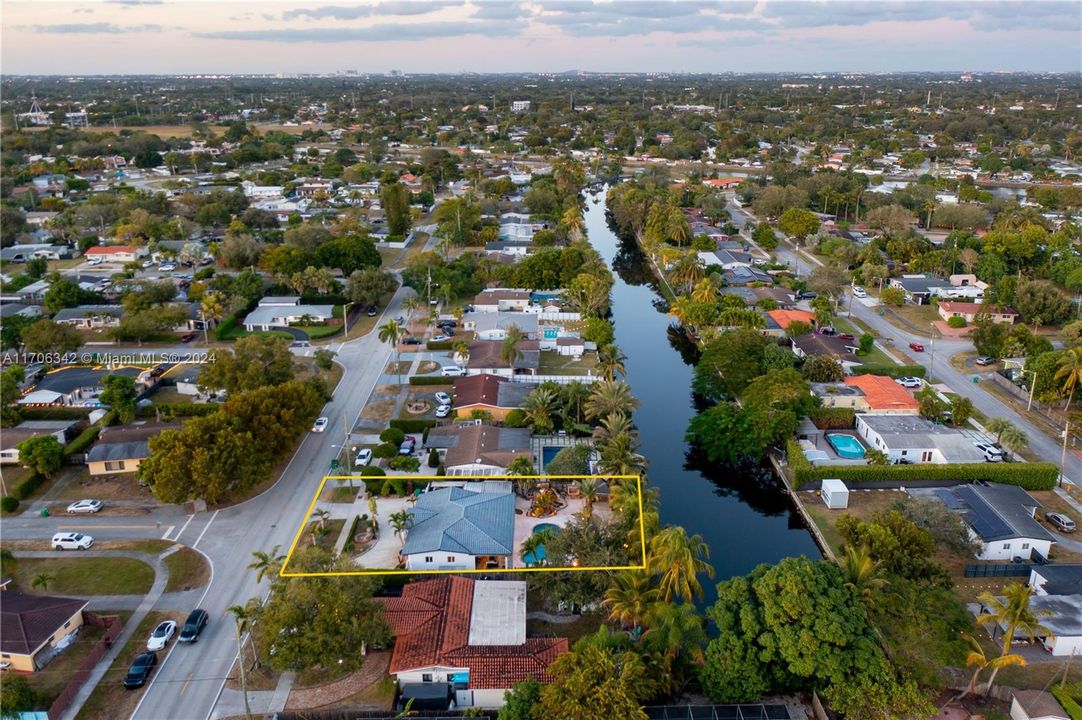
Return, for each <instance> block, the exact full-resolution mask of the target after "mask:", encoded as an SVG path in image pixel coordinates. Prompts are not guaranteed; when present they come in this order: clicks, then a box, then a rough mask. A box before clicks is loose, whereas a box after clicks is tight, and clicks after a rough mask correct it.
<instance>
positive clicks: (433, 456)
mask: <svg viewBox="0 0 1082 720" xmlns="http://www.w3.org/2000/svg"><path fill="white" fill-rule="evenodd" d="M439 464H440V453H439V451H438V450H436V448H429V449H428V466H429V467H430V468H434V467H438V466H439Z"/></svg>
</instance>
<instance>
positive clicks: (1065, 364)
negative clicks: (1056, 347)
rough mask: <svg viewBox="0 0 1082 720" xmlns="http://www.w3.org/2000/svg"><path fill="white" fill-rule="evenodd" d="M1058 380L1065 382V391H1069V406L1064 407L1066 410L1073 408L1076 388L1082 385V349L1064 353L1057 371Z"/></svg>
mask: <svg viewBox="0 0 1082 720" xmlns="http://www.w3.org/2000/svg"><path fill="white" fill-rule="evenodd" d="M1055 378H1056V380H1063V389H1064V390H1067V391H1069V394H1068V395H1067V404H1066V405H1064V406H1063V409H1064V410H1066V409H1067V408H1069V407H1070V406H1071V401H1072V400H1073V399H1074V391H1075V388H1076V387H1078V385H1079V384H1080V383H1082V349H1080V348H1071V349H1070V350H1067V351H1066V352H1064V353H1063V356H1062V357H1061V358H1060V361H1059V367H1058V368H1057V369H1056V374H1055Z"/></svg>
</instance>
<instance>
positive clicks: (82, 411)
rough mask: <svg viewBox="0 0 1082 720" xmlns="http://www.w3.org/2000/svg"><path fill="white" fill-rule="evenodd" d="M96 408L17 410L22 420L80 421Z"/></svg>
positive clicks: (34, 408) (35, 408)
mask: <svg viewBox="0 0 1082 720" xmlns="http://www.w3.org/2000/svg"><path fill="white" fill-rule="evenodd" d="M95 409H96V408H92V407H27V408H19V414H20V415H21V416H22V418H23V420H82V419H83V418H85V417H86V416H87V415H89V414H90V413H91V412H93V411H94V410H95Z"/></svg>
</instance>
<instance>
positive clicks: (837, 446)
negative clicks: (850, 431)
mask: <svg viewBox="0 0 1082 720" xmlns="http://www.w3.org/2000/svg"><path fill="white" fill-rule="evenodd" d="M827 442H828V443H830V447H832V448H834V452H836V453H838V457H843V458H848V459H850V460H859V459H860V458H862V457H864V446H863V445H861V444H860V441H859V440H857V439H856V438H855V437H853V436H852V435H844V434H842V433H828V434H827Z"/></svg>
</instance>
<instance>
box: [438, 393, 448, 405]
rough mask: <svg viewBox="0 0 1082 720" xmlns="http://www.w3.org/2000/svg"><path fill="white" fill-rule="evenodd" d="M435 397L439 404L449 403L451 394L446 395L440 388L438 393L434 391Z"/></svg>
mask: <svg viewBox="0 0 1082 720" xmlns="http://www.w3.org/2000/svg"><path fill="white" fill-rule="evenodd" d="M435 397H436V402H437V403H439V404H440V405H450V404H451V396H450V395H448V394H447V393H445V392H443V391H442V390H440V391H439V392H438V393H436V395H435Z"/></svg>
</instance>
